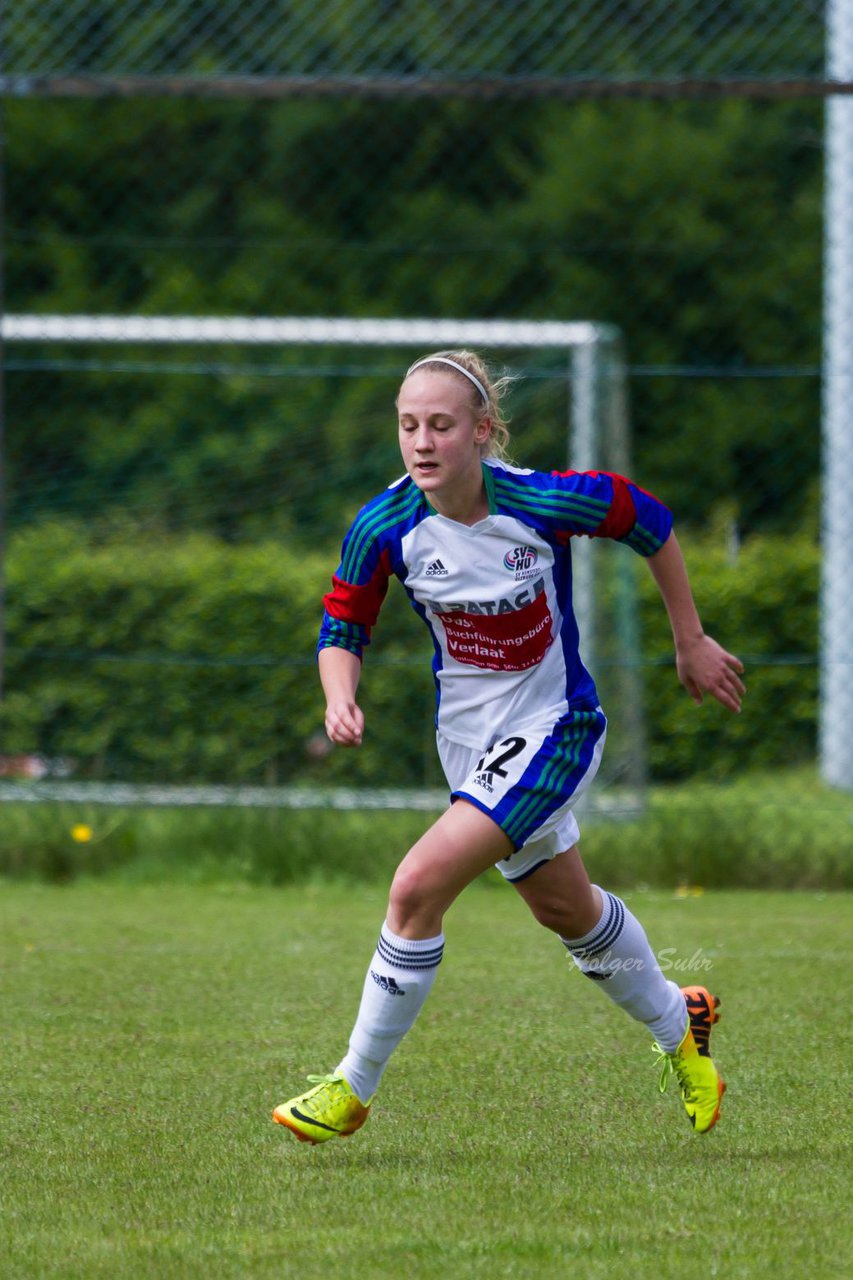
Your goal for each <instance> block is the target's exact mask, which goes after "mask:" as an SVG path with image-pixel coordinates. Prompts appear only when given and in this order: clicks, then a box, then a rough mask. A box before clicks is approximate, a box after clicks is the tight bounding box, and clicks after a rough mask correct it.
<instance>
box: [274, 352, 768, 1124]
mask: <svg viewBox="0 0 853 1280" xmlns="http://www.w3.org/2000/svg"><path fill="white" fill-rule="evenodd" d="M506 381H507V380H496V379H493V378H492V377H491V376H490V373H489V371H488V369H487V368H486V366H485V364H484V363H483V361H482V360H481V359H480V358H479V356H477V355H476V354H474V353H472V352H467V351H444V352H438V353H435V354H433V355H428V356H425V357H424V358H423V359H421V360H418V361H416V362H415V363H414V364H413V365H412V366H411V368H410V369H409V370H408V372H407V373H406V376H405V378H404V379H403V383H402V386H401V388H400V392H399V396H398V399H397V410H398V421H399V440H400V449H401V452H402V455H403V461H404V463H405V467H406V474H405V476H403V477H402V478H401V479H400V480H398V481H396V482H395V483H394V484H392V485H391V486H390V487H389V488H388V489H386V490H385V492H384V493H383V494H381V495H380V496H379V497H377V498H375V499H374V500H373V501H372V502H369V503H368V504H367V506H365V507H364V508H363V509H362V510H361V511H360V512H359V514H358V516H357V517H356V519H355V522H354V524H353V526H352V528H351V529H350V531H349V533H348V534H347V536H346V539H345V541H344V545H343V555H342V560H341V565H340V567H339V569H338V571H337V573H336V574H335V575H334V577H333V580H332V583H333V585H332V590H331V591H330V592H329V594H328V595H327V596H326V597H325V600H324V603H325V614H324V619H323V624H322V628H321V632H320V641H319V651H318V652H319V667H320V679H321V682H322V685H323V690H324V692H325V695H326V703H327V705H326V732H327V734H328V736H329V738H330V739H331V741H332V742H334V743H337V744H338V745H340V746H343V747H357V746H358V745H359V744H360V743H361V740H362V734H363V731H364V717H363V715H362V712H361V709H360V707H359V705H358V703H357V701H356V694H357V689H358V683H359V676H360V672H361V656H362V651H363V648H364V646H365V645H366V644H367V643H368V642H369V637H370V629H371V627H372V626H373V624H374V623H375V622H376V619H377V616H378V614H379V609H380V606H381V604H382V601H383V599H384V597H385V593H386V590H387V587H388V581H389V578H390V576H391V574H396V576H397V577H398V578H399V579H400V581H401V582H402V583H403V586H404V587H405V589H406V592H407V594H408V596H409V599H410V601H411V604H412V607H413V608H414V610H415V612H416V613H418V614H419V615H420V617H421V618H423V620H424V622H425V623H426V625H427V626H428V627H429V629H430V632H431V634H432V638H433V641H434V644H435V658H434V662H433V668H434V674H435V680H436V688H437V699H438V705H437V713H436V725H437V741H438V751H439V755H440V758H441V762H442V766H443V768H444V771H445V774H446V776H447V781H448V784H449V787H450V791H451V799H452V803H451V804H450V807H449V808H448V809H447V810H446V811H445V812H444V813H443V814H442V816H441V817H440V818H439V819H438V821H437V822H435V823H434V824H433V826H431V827H430V828H429V830H428V831H427V832H426V833H425V835H423V836H422V837H421V839H420V840H418V841H417V843H416V844H415V845H413V847H412V848H411V849H410V850H409V852H408V853H407V854H406V855H405V857H404V858H403V860H402V862H401V863H400V865H399V867H398V869H397V871H396V874H395V876H394V878H393V882H392V884H391V890H390V896H389V902H388V911H387V915H386V919H385V922H384V924H383V926H382V930H381V932H380V935H379V941H378V944H377V947H376V951H375V953H374V955H373V958H372V960H371V962H370V965H369V968H368V972H367V975H366V978H365V983H364V990H363V994H362V999H361V1004H360V1007H359V1011H358V1016H357V1019H356V1023H355V1027H354V1028H353V1032H352V1036H351V1038H350V1041H349V1049H348V1051H347V1053H346V1054H345V1056H344V1057H343V1059H342V1060H341V1062H340V1063H339V1064H338V1066H337V1067H336V1068H335V1070H334V1071H333V1072H332V1073H331V1074H330V1075H326V1076H311V1077H309V1081H311V1082H313V1084H314V1087H313V1088H311V1089H309V1090H308V1092H307V1093H303V1094H301V1095H300V1096H298V1097H296V1098H293V1099H291V1100H290V1101H289V1102H285V1103H282V1104H281V1105H280V1106H278V1107H276V1109H275V1111H274V1112H273V1118H274V1119H275V1120H276V1121H277V1122H278V1123H279V1124H282V1125H285V1126H286V1127H287V1128H288V1129H290V1130H291V1131H292V1132H293V1133H294V1134H295V1135H296V1137H297V1138H299V1139H301V1140H302V1141H305V1142H311V1143H317V1142H325V1141H326V1140H327V1139H329V1138H332V1137H335V1136H337V1135H340V1136H344V1135H346V1134H351V1133H354V1132H355V1130H356V1129H358V1128H360V1127H361V1125H363V1124H364V1122H365V1120H366V1119H367V1117H368V1113H369V1110H370V1104H371V1102H372V1100H373V1096H374V1094H375V1092H376V1089H377V1086H378V1085H379V1081H380V1079H381V1077H382V1073H383V1071H384V1070H385V1067H386V1064H387V1062H388V1059H389V1058H390V1056H391V1053H392V1052H393V1050H394V1049H395V1048H396V1046H397V1045H398V1044H399V1042H400V1040H401V1039H402V1038H403V1036H404V1035H405V1034H406V1032H407V1031H408V1030H409V1028H410V1027H411V1026H412V1024H413V1023H414V1021H415V1018H416V1017H417V1015H418V1013H419V1011H420V1009H421V1008H422V1006H423V1004H424V1001H425V1000H426V998H427V996H428V994H429V991H430V988H431V987H432V984H433V981H434V979H435V975H436V970H437V968H438V965H439V963H440V961H441V958H442V954H443V951H444V935H443V933H442V924H443V917H444V913H445V911H446V910H447V909H448V907H449V906H450V905H451V903H452V902H453V901H454V899H455V898H456V897H457V896H458V894H459V893H460V892H461V891H462V890H463V889H464V888H465V886H466V885H468V884H470V883H471V881H472V880H474V879H475V878H476V877H477V876H478V875H480V873H481V872H483V871H485V870H486V869H487V868H488V867H490V866H491V865H493V864H496V865H497V867H498V868H499V870H500V871H501V873H502V874H503V875H504V877H505V878H506V879H507V880H508V881H509V882H510V884H512V885H513V886H514V888H515V889H516V890H517V892H518V893H519V894H520V895H521V897H522V898H523V899H524V901H525V902H526V903H527V905H528V907H529V908H530V910H531V912H532V913H533V916H534V917H535V919H536V920H537V921H538V922H539V923H540V924H542V925H544V926H545V927H546V928H548V929H551V930H553V931H554V932H555V933H556V934H557V936H558V937H559V938H560V939H561V941H562V943H563V945H564V946H565V948H566V950H567V951H568V953H569V955H570V956H571V957H572V959H573V960H574V962H575V964H576V965H577V966H578V968H579V969H580V970H581V971H582V972H583V973H585V974H586V975H587V976H588V977H590V978H592V979H595V980H596V986H597V987H598V988H599V989H600V990H601V991H602V992H603V993H604V994H605V995H607V996H609V997H610V998H611V999H612V1000H613V1001H614V1002H615V1003H616V1004H618V1005H620V1006H621V1007H622V1008H623V1009H624V1010H625V1011H626V1012H627V1013H628V1014H630V1015H631V1016H632V1017H634V1018H636V1019H637V1020H638V1021H640V1022H642V1023H644V1024H645V1025H646V1026H647V1027H648V1028H649V1030H650V1031H651V1033H652V1035H653V1036H654V1039H655V1042H656V1044H655V1047H656V1048H657V1049H658V1051H659V1053H660V1055H661V1058H660V1060H661V1063H662V1067H663V1071H662V1075H661V1086H660V1087H661V1089H662V1090H663V1089H664V1088H665V1087H666V1082H667V1080H668V1078H669V1076H670V1075H671V1074H673V1073H674V1074H675V1076H676V1078H677V1081H678V1085H679V1089H680V1093H681V1098H682V1101H683V1103H684V1106H685V1108H686V1110H687V1115H688V1117H689V1119H690V1123H691V1124H692V1125H693V1127H694V1128H695V1129H696V1130H697V1131H698V1132H700V1133H702V1132H705V1131H707V1130H708V1129H710V1128H711V1127H712V1126H713V1125H714V1123H715V1122H716V1120H717V1117H718V1115H719V1110H720V1102H721V1099H722V1096H723V1091H724V1089H725V1084H724V1082H723V1080H722V1079H721V1077H720V1075H719V1073H718V1071H717V1069H716V1067H715V1065H714V1062H713V1060H712V1059H711V1056H710V1051H709V1040H710V1032H711V1026H712V1024H713V1023H714V1022H716V1021H717V1018H718V1013H717V1006H718V1004H719V1001H718V999H717V998H716V997H714V996H711V995H710V994H709V992H708V991H707V990H706V989H705V988H704V987H686V988H684V989H683V990H680V989H679V988H678V987H677V986H676V985H675V983H673V982H670V981H668V980H667V979H666V978H665V977H664V975H663V973H662V972H661V969H660V967H659V965H658V963H657V961H656V960H655V957H654V955H653V953H652V950H651V948H650V946H649V943H648V941H647V939H646V935H645V933H644V931H643V928H642V926H641V924H640V923H639V921H638V920H637V919H636V918H635V917H634V916H633V915H632V913H631V912H630V911H629V910H628V908H627V907H626V906H625V903H624V902H622V901H621V899H620V898H617V897H616V896H615V895H614V894H612V893H608V892H607V891H606V890H605V889H600V888H598V887H597V886H595V885H593V884H591V883H590V881H589V878H588V876H587V873H586V870H585V868H584V865H583V863H582V861H581V857H580V853H579V851H578V846H577V841H578V836H579V831H578V826H577V823H576V821H575V818H574V816H573V813H572V809H573V806H574V804H575V802H576V801H577V799H578V797H579V796H580V795H581V794H582V792H583V791H584V790H585V789H586V787H587V786H588V785H589V783H590V782H591V780H592V778H593V777H594V776H595V773H596V770H597V769H598V765H599V761H600V758H601V753H602V749H603V746H604V737H605V730H606V720H605V717H604V714H603V713H602V710H601V708H600V707H599V705H598V699H597V697H596V691H595V685H594V683H593V680H592V678H591V676H590V674H589V672H588V671H587V670H586V669H585V668H584V666H583V664H582V662H581V660H580V657H579V654H578V627H577V623H576V620H575V617H574V614H573V612H572V604H571V552H570V540H571V538H572V537H576V536H578V535H586V536H589V537H599V538H602V537H603V538H614V539H616V540H618V541H620V542H625V543H627V545H628V546H629V547H631V548H632V549H633V550H634V551H637V552H639V553H640V554H641V555H643V556H645V557H647V559H648V564H649V567H650V569H651V572H652V575H653V576H654V579H655V581H656V583H657V585H658V588H659V590H660V592H661V595H662V597H663V600H664V604H665V605H666V608H667V611H668V614H669V619H670V622H671V624H672V631H673V637H674V641H675V654H676V667H677V672H678V676H679V679H680V680H681V682H682V684H683V685H684V686H685V687H686V689H687V690H688V692H689V693H690V695H691V696H692V697H693V699H694V701H695V702H697V703H700V702H701V701H702V697H703V694H709V695H711V696H712V697H714V698H716V699H717V700H718V701H719V702H721V703H722V704H723V706H725V707H727V708H729V709H730V710H731V711H734V712H738V711H740V707H741V699H742V696H743V693H744V685H743V683H742V682H741V679H740V675H741V673H742V672H743V666H742V664H741V662H740V661H739V659H738V658H736V657H734V656H733V655H732V654H730V653H726V652H725V651H724V650H723V649H722V648H721V647H720V646H719V645H718V644H717V643H716V641H714V640H713V639H711V637H710V636H708V635H706V634H705V633H704V631H703V630H702V624H701V622H700V620H699V615H698V613H697V611H696V607H695V605H694V602H693V596H692V592H691V589H690V585H689V582H688V577H687V572H686V569H685V565H684V560H683V557H682V554H681V551H680V549H679V545H678V542H677V541H676V537H675V534H674V533H673V532H672V517H671V514H670V512H669V511H668V510H667V508H666V507H665V506H663V504H662V503H660V502H659V501H658V500H657V499H656V498H654V497H653V496H652V495H651V494H649V493H646V492H645V491H644V490H642V489H640V488H638V487H637V486H636V485H635V484H633V483H632V482H631V481H630V480H627V479H625V478H623V477H621V476H616V475H610V474H607V473H604V472H585V473H577V472H568V473H564V474H559V473H551V474H546V473H543V472H536V471H530V470H522V469H520V468H518V467H515V466H513V465H511V464H510V463H509V462H508V461H506V444H507V442H508V430H507V426H506V422H505V420H504V417H503V416H502V412H501V398H502V395H503V393H504V391H505V389H506Z"/></svg>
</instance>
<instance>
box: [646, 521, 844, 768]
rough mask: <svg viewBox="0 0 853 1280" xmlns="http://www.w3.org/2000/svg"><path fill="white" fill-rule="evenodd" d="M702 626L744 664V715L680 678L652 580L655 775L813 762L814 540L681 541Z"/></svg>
mask: <svg viewBox="0 0 853 1280" xmlns="http://www.w3.org/2000/svg"><path fill="white" fill-rule="evenodd" d="M681 542H682V545H683V547H684V552H685V557H686V559H687V562H688V568H689V570H690V577H691V581H692V583H693V587H694V593H695V596H696V600H697V604H698V605H699V611H700V614H701V616H702V621H703V624H704V627H705V630H706V631H707V632H708V633H709V634H711V635H713V636H714V637H715V639H717V640H718V641H719V642H720V644H722V645H723V647H724V648H726V649H728V650H730V651H731V652H733V653H735V654H737V655H738V656H739V657H740V658H741V659H742V660H743V661H744V663H745V664H746V674H745V677H744V679H745V682H746V686H747V694H746V698H745V699H744V703H743V710H742V711H741V713H740V715H737V716H735V715H732V714H731V712H729V711H726V710H724V709H723V708H722V707H721V706H720V705H719V704H718V703H716V702H715V701H713V700H712V699H711V700H709V699H707V698H706V699H705V701H704V702H703V705H702V706H701V707H700V708H697V707H696V706H695V704H694V703H693V701H692V700H691V699H690V698H689V697H688V696H687V694H686V693H685V692H684V690H683V689H682V687H681V685H680V684H679V682H678V680H677V679H676V677H675V673H674V663H673V651H672V638H671V633H670V630H669V623H668V620H667V617H666V612H665V610H664V609H663V607H662V605H661V602H660V598H659V596H658V594H657V590H656V588H655V586H654V583H653V582H652V581H651V575H650V574H646V575H644V581H643V584H642V589H641V601H642V605H641V613H642V634H643V650H644V654H645V658H646V660H647V661H649V662H650V663H651V664H652V665H650V666H649V667H648V669H647V671H646V705H647V709H648V725H649V767H650V770H651V773H652V775H653V776H654V777H656V778H661V779H666V778H673V779H675V778H684V777H686V776H688V775H706V776H711V777H730V776H733V775H735V774H737V773H739V772H740V771H742V770H744V769H755V768H766V767H767V766H774V765H777V766H779V765H782V766H787V765H790V764H796V763H801V762H804V761H808V760H812V759H814V755H815V724H816V714H817V692H818V689H817V685H818V676H817V652H818V584H819V576H820V570H819V566H820V550H819V547H818V545H817V543H816V540H815V539H814V538H813V537H811V536H810V535H808V534H800V535H798V536H797V537H794V538H787V537H775V536H774V537H770V536H766V537H764V536H756V537H754V538H752V539H750V540H749V541H747V542H746V543H745V544H744V545H743V546H742V547H741V548H740V549H739V550H738V552H737V553H736V554H733V553H731V552H727V551H726V550H725V548H724V547H723V545H722V544H723V539H716V540H715V541H714V542H713V543H711V544H710V545H709V544H708V543H707V542H697V541H692V540H686V539H684V538H682V539H681Z"/></svg>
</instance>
